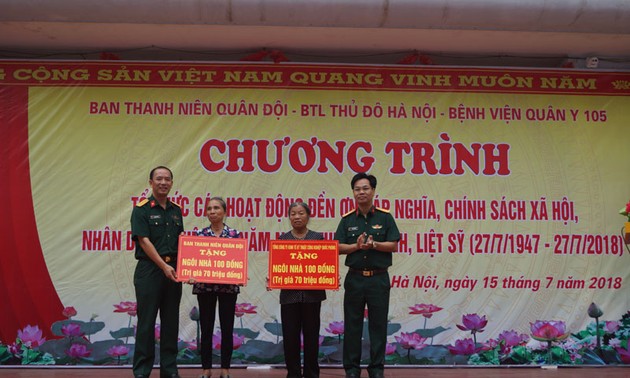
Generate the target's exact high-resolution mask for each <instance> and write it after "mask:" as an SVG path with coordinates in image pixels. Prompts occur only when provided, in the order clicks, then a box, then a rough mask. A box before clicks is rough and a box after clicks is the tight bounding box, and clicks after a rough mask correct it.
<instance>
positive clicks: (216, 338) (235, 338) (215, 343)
mask: <svg viewBox="0 0 630 378" xmlns="http://www.w3.org/2000/svg"><path fill="white" fill-rule="evenodd" d="M244 342H245V336H240V335H237V334H236V333H233V334H232V343H233V349H234V350H237V349H238V348H240V347H241V346H242V345H243V343H244ZM212 349H216V350H220V349H221V331H218V332H217V333H215V334H213V335H212Z"/></svg>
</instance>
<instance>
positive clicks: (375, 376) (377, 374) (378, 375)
mask: <svg viewBox="0 0 630 378" xmlns="http://www.w3.org/2000/svg"><path fill="white" fill-rule="evenodd" d="M369 376H370V378H384V375H383V371H382V370H380V371H374V372H371V373H370V374H369Z"/></svg>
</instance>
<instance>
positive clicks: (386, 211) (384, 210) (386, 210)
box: [376, 207, 389, 213]
mask: <svg viewBox="0 0 630 378" xmlns="http://www.w3.org/2000/svg"><path fill="white" fill-rule="evenodd" d="M376 210H378V211H382V212H384V213H389V210H388V209H383V208H381V207H377V208H376Z"/></svg>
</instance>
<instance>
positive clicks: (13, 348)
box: [7, 341, 22, 358]
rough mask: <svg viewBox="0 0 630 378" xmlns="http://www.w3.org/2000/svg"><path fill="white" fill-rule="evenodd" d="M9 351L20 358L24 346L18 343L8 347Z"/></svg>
mask: <svg viewBox="0 0 630 378" xmlns="http://www.w3.org/2000/svg"><path fill="white" fill-rule="evenodd" d="M7 350H8V351H9V353H11V354H13V355H14V356H16V357H18V358H19V357H21V354H22V344H20V343H18V342H17V341H16V342H14V343H13V344H11V345H7Z"/></svg>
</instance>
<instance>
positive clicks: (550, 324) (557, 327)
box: [530, 320, 569, 364]
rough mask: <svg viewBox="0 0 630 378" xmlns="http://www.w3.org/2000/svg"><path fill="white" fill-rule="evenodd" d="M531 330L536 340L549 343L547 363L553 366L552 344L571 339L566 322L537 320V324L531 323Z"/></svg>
mask: <svg viewBox="0 0 630 378" xmlns="http://www.w3.org/2000/svg"><path fill="white" fill-rule="evenodd" d="M530 329H531V332H532V338H533V339H534V340H538V341H544V342H546V343H547V351H548V352H547V363H548V364H551V363H552V360H553V355H552V353H551V343H552V342H554V341H561V340H564V339H566V338H567V337H569V332H567V331H566V326H565V324H564V322H563V321H555V320H549V321H547V320H536V322H534V323H530Z"/></svg>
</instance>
